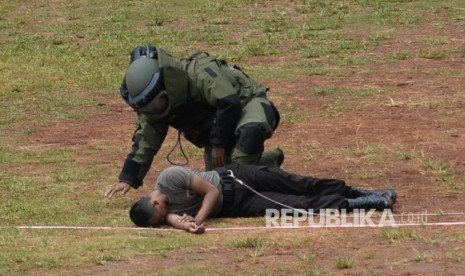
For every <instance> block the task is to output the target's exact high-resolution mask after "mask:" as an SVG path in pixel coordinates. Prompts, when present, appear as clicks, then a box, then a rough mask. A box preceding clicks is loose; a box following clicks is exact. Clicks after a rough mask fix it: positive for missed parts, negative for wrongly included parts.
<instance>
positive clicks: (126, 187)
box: [105, 182, 131, 198]
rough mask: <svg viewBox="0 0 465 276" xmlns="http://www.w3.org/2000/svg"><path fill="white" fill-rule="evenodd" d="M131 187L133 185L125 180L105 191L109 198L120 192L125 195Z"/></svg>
mask: <svg viewBox="0 0 465 276" xmlns="http://www.w3.org/2000/svg"><path fill="white" fill-rule="evenodd" d="M130 189H131V185H129V184H128V183H125V182H120V183H119V184H117V185H113V186H112V187H111V188H110V189H108V191H107V192H106V193H105V196H106V197H108V198H111V197H113V195H115V194H116V193H118V192H121V194H122V195H125V194H126V193H127V192H129V190H130Z"/></svg>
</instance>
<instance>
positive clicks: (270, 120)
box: [204, 94, 281, 170]
mask: <svg viewBox="0 0 465 276" xmlns="http://www.w3.org/2000/svg"><path fill="white" fill-rule="evenodd" d="M271 105H272V104H271V102H270V101H269V100H268V99H267V98H266V96H265V94H263V95H262V96H257V97H254V98H252V99H251V100H250V101H249V102H248V103H247V104H246V105H245V106H244V108H243V110H242V116H241V119H240V120H239V122H238V124H237V126H236V137H235V141H236V143H235V145H234V147H233V148H232V149H231V150H227V151H226V157H225V163H226V164H230V163H238V164H256V165H257V164H258V165H265V166H269V167H276V166H278V158H279V156H280V154H281V153H280V152H279V151H277V150H270V151H264V144H265V140H266V139H268V138H270V137H271V136H272V135H273V132H274V129H275V128H276V127H277V124H278V118H277V116H279V115H277V114H275V111H274V110H273V108H272V106H271ZM211 151H212V147H211V146H207V147H205V152H204V161H205V168H206V170H211V169H213V165H212V162H211Z"/></svg>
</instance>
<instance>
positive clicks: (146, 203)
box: [129, 196, 155, 227]
mask: <svg viewBox="0 0 465 276" xmlns="http://www.w3.org/2000/svg"><path fill="white" fill-rule="evenodd" d="M154 215H155V208H154V207H153V205H152V204H151V203H150V197H149V196H146V197H143V198H141V199H139V200H138V201H136V202H135V203H134V204H133V205H132V207H131V210H130V211H129V217H130V218H131V221H132V222H133V223H134V224H135V225H137V226H139V227H150V220H152V218H153V216H154Z"/></svg>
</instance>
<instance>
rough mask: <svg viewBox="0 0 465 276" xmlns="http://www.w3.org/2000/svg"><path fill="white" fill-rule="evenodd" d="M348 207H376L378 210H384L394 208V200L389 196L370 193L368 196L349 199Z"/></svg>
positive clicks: (352, 208)
mask: <svg viewBox="0 0 465 276" xmlns="http://www.w3.org/2000/svg"><path fill="white" fill-rule="evenodd" d="M347 207H348V208H349V209H350V210H354V209H366V210H369V209H376V210H377V211H382V210H385V209H392V201H391V200H390V199H389V198H388V197H383V196H380V195H377V194H370V195H367V196H361V197H357V198H349V199H347Z"/></svg>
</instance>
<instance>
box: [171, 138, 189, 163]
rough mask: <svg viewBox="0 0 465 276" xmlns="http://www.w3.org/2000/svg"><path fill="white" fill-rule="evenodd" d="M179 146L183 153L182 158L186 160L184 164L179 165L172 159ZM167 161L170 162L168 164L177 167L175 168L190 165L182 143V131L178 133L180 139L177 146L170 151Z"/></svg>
mask: <svg viewBox="0 0 465 276" xmlns="http://www.w3.org/2000/svg"><path fill="white" fill-rule="evenodd" d="M178 144H179V148H180V149H181V153H182V156H183V157H184V159H185V160H186V162H185V163H183V164H178V163H175V162H172V161H171V159H170V155H171V154H172V153H173V151H174V150H175V149H176V146H177V145H178ZM166 160H168V162H169V163H170V164H171V165H175V166H187V165H188V164H189V158H187V156H186V153H185V152H184V149H183V148H182V143H181V131H180V130H179V131H178V139H177V140H176V144H175V145H174V147H173V148H172V149H171V150H170V152H168V154H167V155H166Z"/></svg>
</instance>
